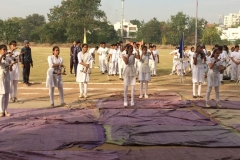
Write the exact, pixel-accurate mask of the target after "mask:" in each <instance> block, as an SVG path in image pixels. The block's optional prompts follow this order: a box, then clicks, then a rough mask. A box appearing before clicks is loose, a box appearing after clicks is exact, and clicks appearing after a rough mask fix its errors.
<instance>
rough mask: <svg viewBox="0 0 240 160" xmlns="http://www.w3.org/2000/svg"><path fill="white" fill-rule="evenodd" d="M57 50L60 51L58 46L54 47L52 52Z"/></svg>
mask: <svg viewBox="0 0 240 160" xmlns="http://www.w3.org/2000/svg"><path fill="white" fill-rule="evenodd" d="M55 49H60V48H59V47H58V46H54V47H53V49H52V51H55Z"/></svg>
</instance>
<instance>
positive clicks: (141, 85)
mask: <svg viewBox="0 0 240 160" xmlns="http://www.w3.org/2000/svg"><path fill="white" fill-rule="evenodd" d="M147 92H148V82H146V81H145V95H147ZM142 95H143V81H141V82H140V96H142Z"/></svg>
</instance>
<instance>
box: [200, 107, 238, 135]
mask: <svg viewBox="0 0 240 160" xmlns="http://www.w3.org/2000/svg"><path fill="white" fill-rule="evenodd" d="M203 111H204V112H205V113H206V114H208V115H209V116H210V117H211V118H214V119H216V120H217V121H219V122H220V123H222V124H224V125H227V126H230V127H233V128H236V129H237V130H239V131H240V110H231V109H219V110H216V109H203Z"/></svg>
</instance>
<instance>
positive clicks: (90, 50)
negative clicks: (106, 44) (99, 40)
mask: <svg viewBox="0 0 240 160" xmlns="http://www.w3.org/2000/svg"><path fill="white" fill-rule="evenodd" d="M98 49H99V47H98V46H96V47H95V48H91V49H89V51H88V52H89V53H91V54H92V58H93V61H94V62H95V51H97V50H98Z"/></svg>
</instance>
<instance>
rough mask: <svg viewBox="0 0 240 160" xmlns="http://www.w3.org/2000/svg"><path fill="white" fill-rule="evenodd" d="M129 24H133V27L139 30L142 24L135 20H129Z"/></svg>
mask: <svg viewBox="0 0 240 160" xmlns="http://www.w3.org/2000/svg"><path fill="white" fill-rule="evenodd" d="M130 23H131V24H133V25H137V27H138V28H141V27H142V25H143V23H142V22H140V21H139V20H137V19H134V20H130Z"/></svg>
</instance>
